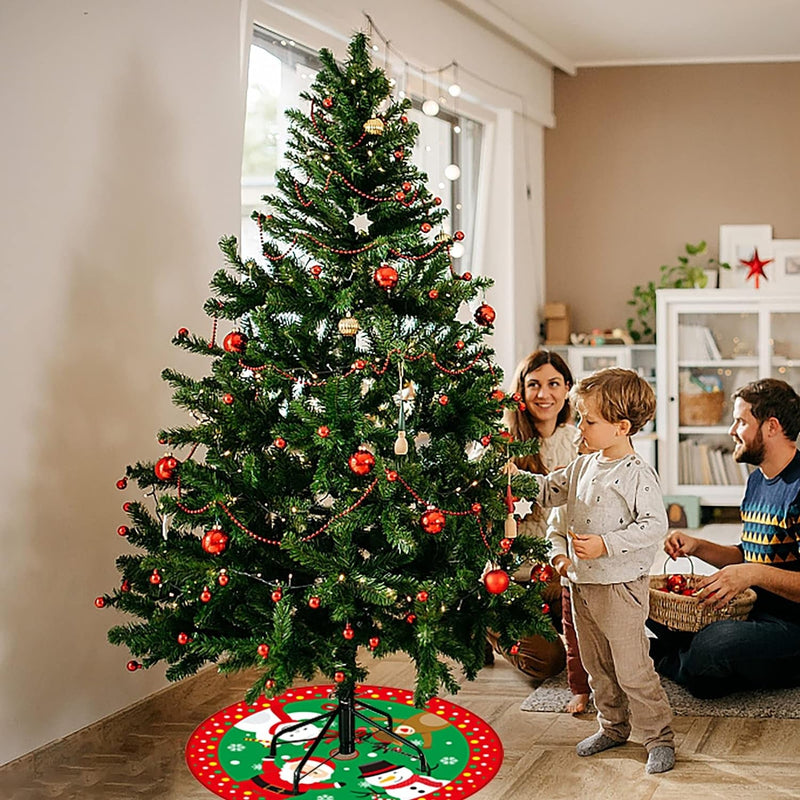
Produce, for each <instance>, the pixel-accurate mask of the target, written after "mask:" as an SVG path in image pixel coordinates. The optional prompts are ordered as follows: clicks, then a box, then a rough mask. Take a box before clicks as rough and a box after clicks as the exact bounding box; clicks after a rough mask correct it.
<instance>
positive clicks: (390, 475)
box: [386, 469, 400, 483]
mask: <svg viewBox="0 0 800 800" xmlns="http://www.w3.org/2000/svg"><path fill="white" fill-rule="evenodd" d="M399 477H400V476H399V475H398V474H397V473H396V472H395V471H394V470H393V469H390V470H389V471H388V472H387V473H386V480H387V481H389V483H394V482H395V481H396V480H397V479H398V478H399Z"/></svg>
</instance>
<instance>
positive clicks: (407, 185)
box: [403, 181, 412, 192]
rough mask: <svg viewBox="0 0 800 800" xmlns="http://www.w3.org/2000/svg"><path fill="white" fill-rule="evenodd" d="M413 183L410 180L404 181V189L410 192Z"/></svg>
mask: <svg viewBox="0 0 800 800" xmlns="http://www.w3.org/2000/svg"><path fill="white" fill-rule="evenodd" d="M411 188H412V187H411V184H410V183H409V182H408V181H403V191H404V192H410V191H411Z"/></svg>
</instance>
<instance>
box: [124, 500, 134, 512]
mask: <svg viewBox="0 0 800 800" xmlns="http://www.w3.org/2000/svg"><path fill="white" fill-rule="evenodd" d="M132 508H133V504H132V503H123V504H122V510H123V511H124V512H125V513H126V514H128V513H130V510H131V509H132Z"/></svg>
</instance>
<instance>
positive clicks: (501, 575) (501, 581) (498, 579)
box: [483, 569, 511, 594]
mask: <svg viewBox="0 0 800 800" xmlns="http://www.w3.org/2000/svg"><path fill="white" fill-rule="evenodd" d="M510 582H511V579H510V578H509V577H508V573H507V572H506V571H505V570H502V569H493V570H490V571H489V572H487V573H486V574H485V575H484V576H483V583H484V585H485V586H486V590H487V591H488V592H489V593H490V594H503V592H504V591H505V590H506V589H508V584H509V583H510Z"/></svg>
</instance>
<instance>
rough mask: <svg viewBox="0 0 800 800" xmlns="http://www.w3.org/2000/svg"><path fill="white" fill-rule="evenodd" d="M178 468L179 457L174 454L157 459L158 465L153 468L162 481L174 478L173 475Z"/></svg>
mask: <svg viewBox="0 0 800 800" xmlns="http://www.w3.org/2000/svg"><path fill="white" fill-rule="evenodd" d="M177 468H178V459H177V458H175V457H174V456H164V457H163V458H159V459H158V461H156V465H155V467H153V470H154V472H155V473H156V478H158V479H159V480H160V481H168V480H171V479H172V475H173V473H174V472H175V470H176V469H177Z"/></svg>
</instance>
